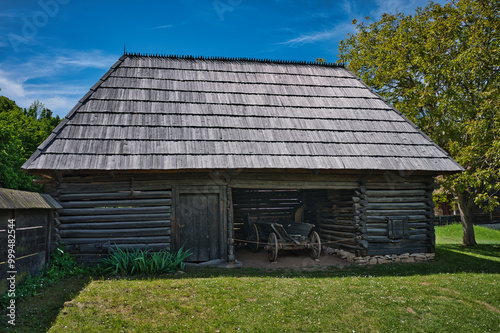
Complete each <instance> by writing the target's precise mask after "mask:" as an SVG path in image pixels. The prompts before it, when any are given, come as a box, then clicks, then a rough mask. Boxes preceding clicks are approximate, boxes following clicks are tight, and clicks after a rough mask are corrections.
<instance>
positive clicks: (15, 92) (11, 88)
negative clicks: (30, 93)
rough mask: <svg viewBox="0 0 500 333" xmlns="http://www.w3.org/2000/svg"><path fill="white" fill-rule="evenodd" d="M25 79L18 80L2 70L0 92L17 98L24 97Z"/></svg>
mask: <svg viewBox="0 0 500 333" xmlns="http://www.w3.org/2000/svg"><path fill="white" fill-rule="evenodd" d="M23 84H24V80H22V79H21V80H19V79H18V80H16V79H14V78H13V77H12V75H10V74H9V73H7V72H5V71H3V70H0V89H2V90H1V91H0V94H2V95H5V96H7V95H9V96H13V97H15V98H19V97H24V96H25V95H26V92H25V90H24V86H23Z"/></svg>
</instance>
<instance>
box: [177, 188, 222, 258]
mask: <svg viewBox="0 0 500 333" xmlns="http://www.w3.org/2000/svg"><path fill="white" fill-rule="evenodd" d="M224 193H225V192H223V191H222V188H221V187H220V186H179V187H178V188H177V195H176V196H177V209H176V217H175V220H176V224H177V225H176V228H175V229H176V230H175V231H174V232H177V235H176V243H177V248H180V247H181V246H184V249H190V251H191V252H192V253H193V254H192V255H191V256H190V257H189V258H188V259H187V260H188V261H191V262H200V261H209V260H214V259H223V258H226V256H227V254H226V246H225V238H226V237H225V236H226V227H225V210H224V207H225V194H224Z"/></svg>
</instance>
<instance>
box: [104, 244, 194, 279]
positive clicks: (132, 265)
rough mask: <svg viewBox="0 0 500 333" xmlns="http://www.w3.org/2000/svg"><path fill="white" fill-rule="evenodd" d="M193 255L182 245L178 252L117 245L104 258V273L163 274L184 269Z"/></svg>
mask: <svg viewBox="0 0 500 333" xmlns="http://www.w3.org/2000/svg"><path fill="white" fill-rule="evenodd" d="M190 255H191V252H190V251H189V250H187V251H184V247H181V248H180V249H179V251H177V252H176V253H171V252H169V251H167V250H161V251H159V252H151V251H150V250H138V249H130V250H123V249H120V248H119V247H118V246H116V245H115V250H114V251H113V253H112V254H111V255H110V256H109V257H108V258H105V259H103V260H102V269H103V273H105V274H109V275H117V274H121V275H134V274H163V273H173V272H175V271H177V270H178V269H181V270H182V269H184V267H185V263H184V260H186V259H187V258H188V257H189V256H190Z"/></svg>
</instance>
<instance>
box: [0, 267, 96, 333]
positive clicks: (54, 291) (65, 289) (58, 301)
mask: <svg viewBox="0 0 500 333" xmlns="http://www.w3.org/2000/svg"><path fill="white" fill-rule="evenodd" d="M90 281H91V278H90V277H81V276H80V277H78V276H73V277H69V278H66V279H63V280H59V281H57V282H56V283H54V284H52V285H50V286H48V287H46V288H45V289H43V290H42V291H41V292H40V293H38V294H37V295H35V296H30V297H27V298H25V299H21V300H17V302H16V313H15V314H16V319H15V326H13V325H10V324H8V323H7V320H5V321H2V322H1V326H0V331H1V332H32V333H38V332H47V331H48V330H49V329H50V328H51V326H52V324H53V323H54V321H55V320H56V318H57V316H58V315H59V313H60V311H61V309H62V308H63V307H64V303H65V302H67V301H70V300H72V299H73V298H75V297H76V296H77V295H78V294H79V293H80V291H81V290H83V289H84V288H85V286H87V285H88V284H89V282H90ZM2 317H3V318H7V316H6V312H5V311H4V312H2Z"/></svg>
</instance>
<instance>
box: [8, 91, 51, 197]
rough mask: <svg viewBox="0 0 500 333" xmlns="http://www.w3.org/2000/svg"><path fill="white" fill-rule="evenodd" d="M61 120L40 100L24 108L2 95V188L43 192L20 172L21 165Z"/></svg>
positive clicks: (30, 178)
mask: <svg viewBox="0 0 500 333" xmlns="http://www.w3.org/2000/svg"><path fill="white" fill-rule="evenodd" d="M60 121H61V120H60V118H59V116H56V117H53V116H52V112H51V111H50V110H49V109H47V108H46V107H45V106H44V105H43V104H42V103H40V102H39V101H35V102H34V103H33V104H32V105H31V106H30V107H29V108H28V109H21V108H20V107H19V106H17V105H16V103H15V102H14V101H12V100H10V99H8V98H7V97H5V96H0V187H5V188H12V189H19V190H29V191H40V190H41V187H40V186H36V185H34V184H33V177H32V176H30V175H28V174H26V173H24V172H22V171H21V165H23V163H24V162H26V160H27V159H28V158H29V157H30V156H31V154H33V153H34V152H35V150H36V148H37V147H38V146H39V145H40V144H41V143H42V142H43V140H45V139H46V138H47V137H48V136H49V135H50V133H51V132H52V130H53V129H54V127H55V126H57V124H59V122H60Z"/></svg>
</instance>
